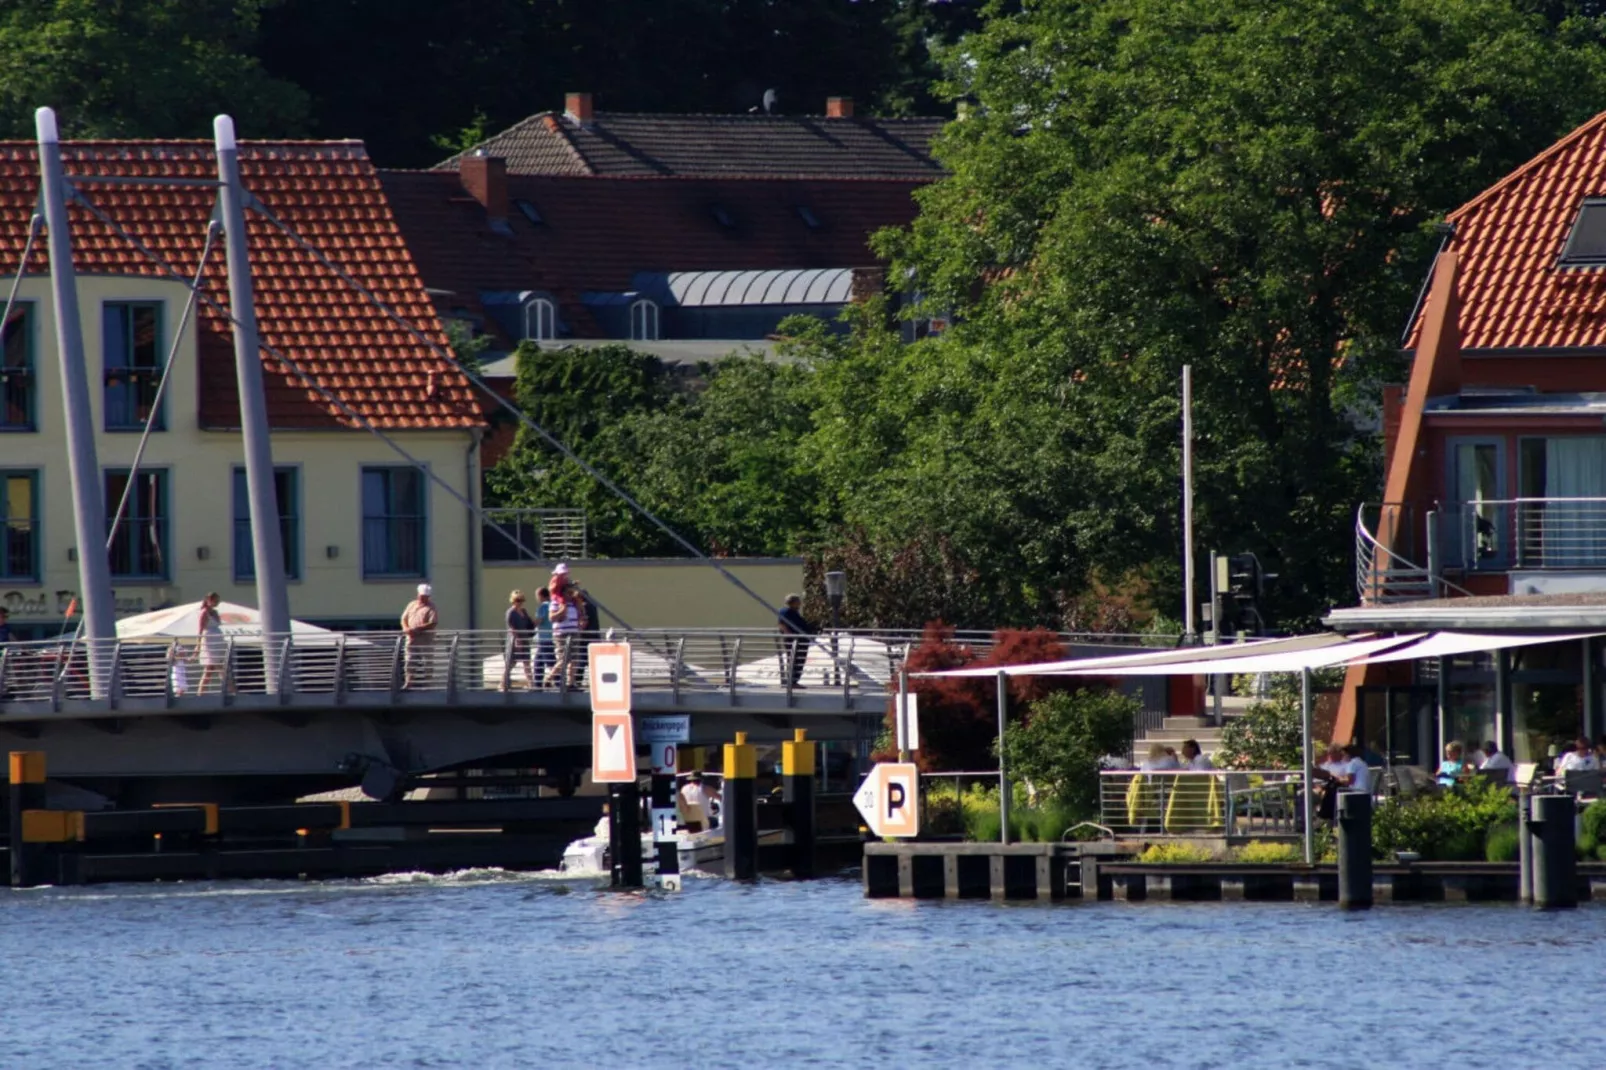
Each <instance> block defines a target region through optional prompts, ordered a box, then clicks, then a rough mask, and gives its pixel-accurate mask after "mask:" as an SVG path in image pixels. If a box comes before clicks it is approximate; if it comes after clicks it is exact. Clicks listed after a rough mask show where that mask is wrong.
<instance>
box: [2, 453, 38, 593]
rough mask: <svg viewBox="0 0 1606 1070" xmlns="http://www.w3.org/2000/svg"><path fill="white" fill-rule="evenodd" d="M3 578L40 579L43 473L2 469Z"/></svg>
mask: <svg viewBox="0 0 1606 1070" xmlns="http://www.w3.org/2000/svg"><path fill="white" fill-rule="evenodd" d="M0 534H3V535H4V542H3V543H0V580H6V581H8V582H11V583H19V582H20V583H37V582H38V581H39V575H40V572H39V473H38V472H36V471H16V470H12V471H3V470H0Z"/></svg>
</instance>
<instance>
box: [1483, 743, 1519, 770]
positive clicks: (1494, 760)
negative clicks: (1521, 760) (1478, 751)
mask: <svg viewBox="0 0 1606 1070" xmlns="http://www.w3.org/2000/svg"><path fill="white" fill-rule="evenodd" d="M1483 753H1484V759H1483V764H1482V765H1480V766H1479V767H1478V768H1479V769H1495V770H1500V769H1510V768H1511V759H1510V758H1508V757H1507V756H1506V755H1504V754H1502V753H1501V752H1500V744H1498V743H1496V742H1495V741H1494V740H1492V739H1491V740H1489V741H1488V742H1486V743H1485V744H1484V745H1483Z"/></svg>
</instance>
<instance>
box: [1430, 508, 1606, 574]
mask: <svg viewBox="0 0 1606 1070" xmlns="http://www.w3.org/2000/svg"><path fill="white" fill-rule="evenodd" d="M1442 511H1443V514H1444V521H1443V523H1442V525H1441V529H1440V543H1441V550H1440V556H1441V559H1442V560H1443V562H1444V564H1445V565H1446V566H1447V567H1449V568H1460V569H1466V570H1468V571H1475V570H1495V571H1504V570H1506V569H1511V568H1535V569H1549V568H1555V569H1565V568H1602V567H1606V498H1505V499H1498V500H1490V501H1477V502H1451V503H1450V504H1448V505H1445V506H1444V507H1443V509H1442Z"/></svg>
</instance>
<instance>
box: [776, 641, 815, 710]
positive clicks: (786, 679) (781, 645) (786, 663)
mask: <svg viewBox="0 0 1606 1070" xmlns="http://www.w3.org/2000/svg"><path fill="white" fill-rule="evenodd" d="M805 642H807V640H805ZM792 646H793V643H792V637H791V636H789V635H780V634H777V635H776V636H775V650H776V655H775V663H776V664H777V665H779V666H780V667H781V686H782V687H783V688H784V689H785V690H786V704H787V705H788V706H790V705H791V704H792V669H793V667H794V666H793V662H794V661H796V657H795V655H794V656H793V657H790V658H789V657H788V656H787V655H788V654H791V653H792ZM804 649H805V650H807V649H808V648H807V647H805V648H804Z"/></svg>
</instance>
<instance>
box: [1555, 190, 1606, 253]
mask: <svg viewBox="0 0 1606 1070" xmlns="http://www.w3.org/2000/svg"><path fill="white" fill-rule="evenodd" d="M1556 265H1557V266H1558V267H1597V266H1606V197H1586V198H1584V203H1583V204H1582V205H1580V206H1579V208H1578V218H1577V219H1575V220H1573V229H1572V231H1571V232H1570V233H1569V234H1568V235H1567V244H1566V245H1565V246H1564V247H1563V248H1562V250H1561V258H1560V259H1559V260H1557V261H1556Z"/></svg>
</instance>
